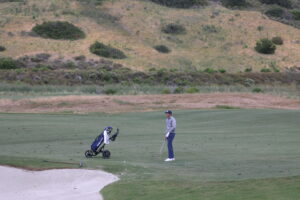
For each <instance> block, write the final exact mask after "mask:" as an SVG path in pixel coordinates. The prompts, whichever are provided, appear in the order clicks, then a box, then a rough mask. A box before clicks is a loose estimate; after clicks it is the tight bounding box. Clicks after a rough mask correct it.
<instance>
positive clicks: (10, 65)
mask: <svg viewBox="0 0 300 200" xmlns="http://www.w3.org/2000/svg"><path fill="white" fill-rule="evenodd" d="M16 68H17V63H16V61H15V60H13V59H12V58H0V69H16Z"/></svg>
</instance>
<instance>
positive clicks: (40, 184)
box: [0, 166, 118, 200]
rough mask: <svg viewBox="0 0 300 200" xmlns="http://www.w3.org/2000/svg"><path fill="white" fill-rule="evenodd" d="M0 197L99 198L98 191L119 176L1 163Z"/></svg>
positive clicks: (43, 199)
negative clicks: (31, 169) (17, 166)
mask: <svg viewBox="0 0 300 200" xmlns="http://www.w3.org/2000/svg"><path fill="white" fill-rule="evenodd" d="M0 177H1V179H0V199H3V200H4V199H5V200H17V199H20V200H21V199H22V200H50V199H55V200H83V199H89V200H100V199H102V197H101V195H100V194H99V191H100V190H101V189H102V188H103V187H104V186H106V185H108V184H110V183H112V182H114V181H117V180H118V177H116V176H114V175H112V174H109V173H106V172H102V171H99V170H83V169H82V170H81V169H53V170H46V171H27V170H23V169H17V168H11V167H4V166H0Z"/></svg>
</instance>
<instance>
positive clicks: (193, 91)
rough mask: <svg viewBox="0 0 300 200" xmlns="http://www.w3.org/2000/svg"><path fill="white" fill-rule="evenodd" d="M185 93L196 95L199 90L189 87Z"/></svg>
mask: <svg viewBox="0 0 300 200" xmlns="http://www.w3.org/2000/svg"><path fill="white" fill-rule="evenodd" d="M186 92H187V93H190V94H193V93H198V92H199V89H198V88H195V87H190V88H188V89H187V90H186Z"/></svg>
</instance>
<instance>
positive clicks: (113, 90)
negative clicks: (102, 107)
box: [104, 88, 118, 95]
mask: <svg viewBox="0 0 300 200" xmlns="http://www.w3.org/2000/svg"><path fill="white" fill-rule="evenodd" d="M117 92H118V90H116V89H113V88H108V89H106V90H104V93H105V94H107V95H114V94H116V93H117Z"/></svg>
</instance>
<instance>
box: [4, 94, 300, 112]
mask: <svg viewBox="0 0 300 200" xmlns="http://www.w3.org/2000/svg"><path fill="white" fill-rule="evenodd" d="M220 105H222V106H225V105H226V106H232V107H238V108H272V109H300V100H297V99H296V100H295V99H288V98H284V97H276V96H271V95H264V94H246V93H245V94H240V93H213V94H179V95H174V94H172V95H140V96H129V95H128V96H61V97H49V98H45V97H41V98H32V99H22V100H9V99H1V100H0V112H8V113H49V112H50V113H53V112H54V113H55V112H74V113H91V112H104V113H119V112H145V111H153V110H162V109H167V108H168V109H210V108H216V107H217V106H220Z"/></svg>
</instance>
